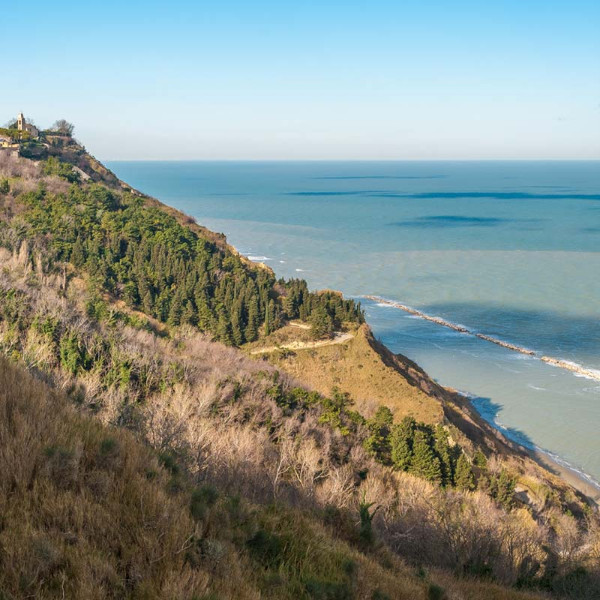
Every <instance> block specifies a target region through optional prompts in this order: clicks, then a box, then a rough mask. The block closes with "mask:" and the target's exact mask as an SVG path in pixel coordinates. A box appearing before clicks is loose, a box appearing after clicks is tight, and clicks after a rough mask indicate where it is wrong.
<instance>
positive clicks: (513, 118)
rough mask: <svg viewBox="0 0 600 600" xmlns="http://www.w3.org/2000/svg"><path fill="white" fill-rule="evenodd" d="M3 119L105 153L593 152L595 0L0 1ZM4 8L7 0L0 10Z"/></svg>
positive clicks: (353, 155)
mask: <svg viewBox="0 0 600 600" xmlns="http://www.w3.org/2000/svg"><path fill="white" fill-rule="evenodd" d="M2 15H3V20H4V19H7V21H11V22H12V23H13V24H14V23H16V22H18V21H19V20H21V22H22V23H23V25H22V26H21V25H19V26H11V27H3V28H1V33H0V37H1V38H2V44H1V48H2V51H1V53H0V72H1V73H2V80H1V81H2V83H1V84H0V86H1V87H0V122H2V123H3V122H5V121H7V120H8V119H9V118H10V117H11V116H13V115H14V114H15V113H16V112H17V111H18V110H23V111H24V112H25V114H26V115H31V116H32V117H33V118H34V120H35V121H36V122H37V124H38V125H42V126H47V125H49V124H51V123H52V122H53V121H54V120H56V119H57V118H67V119H69V120H71V121H72V122H73V123H75V125H76V136H77V137H78V138H79V139H80V140H81V141H82V142H83V143H84V144H85V145H86V146H87V148H88V149H89V150H91V151H92V152H93V153H94V154H95V155H96V156H98V157H99V158H102V159H538V158H539V159H563V158H564V159H600V35H599V34H598V32H599V31H600V2H598V1H597V0H594V1H587V0H586V1H584V0H572V1H570V2H569V1H563V2H556V1H553V0H544V1H538V0H530V1H527V2H524V1H523V0H520V1H518V0H515V1H506V0H504V1H503V0H497V1H495V2H485V1H483V0H479V1H477V2H465V1H460V0H458V1H455V2H449V1H447V2H442V1H430V2H427V1H423V0H422V1H406V2H402V1H401V0H395V1H387V0H386V1H382V0H370V1H366V0H365V1H354V0H347V1H346V2H338V1H327V0H322V1H321V2H318V1H315V2H313V1H312V0H305V1H304V2H286V1H284V0H279V1H273V2H271V1H265V0H254V1H253V2H248V1H246V2H241V1H235V2H234V1H230V0H221V1H215V2H205V1H202V0H198V1H191V0H172V1H171V2H167V1H164V2H155V1H152V0H144V1H138V0H121V1H120V2H117V1H115V0H104V1H103V2H102V3H87V2H81V1H80V0H79V1H78V2H74V1H63V0H55V1H54V2H48V1H47V0H29V1H27V2H25V1H20V0H19V1H15V0H4V2H2ZM10 15H14V17H13V16H10Z"/></svg>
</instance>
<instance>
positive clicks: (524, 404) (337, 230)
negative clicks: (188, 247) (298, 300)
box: [108, 161, 600, 482]
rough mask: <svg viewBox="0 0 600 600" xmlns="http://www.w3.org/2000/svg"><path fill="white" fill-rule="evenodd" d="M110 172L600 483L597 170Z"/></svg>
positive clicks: (186, 167)
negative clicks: (348, 313) (347, 317)
mask: <svg viewBox="0 0 600 600" xmlns="http://www.w3.org/2000/svg"><path fill="white" fill-rule="evenodd" d="M108 166H109V167H110V168H111V169H113V170H114V172H115V173H116V174H117V175H118V176H119V177H120V178H121V179H123V180H124V181H126V182H128V183H129V184H131V185H132V186H134V187H135V188H137V189H139V190H141V191H143V192H145V193H147V194H149V195H151V196H154V197H156V198H158V199H160V200H161V201H163V202H165V203H166V204H169V205H171V206H174V207H175V208H178V209H180V210H182V211H184V212H185V213H187V214H189V215H191V216H193V217H195V218H196V219H197V221H198V222H199V223H201V224H202V225H205V226H207V227H208V228H210V229H212V230H215V231H219V232H223V233H225V234H226V235H227V238H228V240H229V242H230V243H231V244H232V245H233V246H235V247H236V248H237V249H238V250H239V251H240V252H241V253H242V254H244V255H246V256H248V257H249V258H251V259H252V260H255V261H261V262H264V263H265V264H267V265H269V266H270V267H271V268H272V269H273V270H274V271H275V273H276V274H277V275H278V276H281V277H286V278H290V277H297V278H303V279H306V280H307V281H308V283H309V285H310V286H311V287H312V288H314V289H321V288H330V289H337V290H341V291H342V292H344V294H346V295H347V296H351V297H353V298H355V299H356V300H358V301H360V302H361V303H362V306H363V307H364V309H365V311H366V318H367V321H368V323H369V325H370V326H371V328H372V329H373V331H374V334H375V336H376V337H377V338H379V339H380V340H381V341H382V342H383V343H385V344H386V345H387V346H388V347H389V348H390V349H391V350H392V351H393V352H397V353H401V354H404V355H405V356H408V357H409V358H411V359H412V360H414V361H416V362H417V363H418V364H419V365H421V366H422V367H423V368H424V369H425V370H426V371H427V372H428V373H429V374H430V375H431V376H432V377H433V378H434V379H435V380H437V381H438V382H439V383H441V384H442V385H446V386H450V387H452V388H454V389H457V390H459V391H461V392H463V393H465V394H467V395H469V396H470V397H471V398H472V401H473V403H474V405H475V406H476V408H477V409H478V410H479V411H480V413H481V414H482V416H483V417H484V418H485V419H486V420H488V421H489V422H490V423H492V424H493V425H495V426H496V427H497V428H499V429H501V430H502V431H503V432H504V433H505V434H506V435H508V436H509V437H511V438H512V439H514V440H516V441H518V442H519V443H521V444H523V445H526V446H528V447H531V448H537V449H539V450H542V451H544V452H547V453H548V454H550V455H551V456H552V457H553V458H554V459H556V460H559V461H560V462H562V463H563V464H564V465H565V466H570V467H571V468H573V469H575V470H577V471H579V472H580V473H581V474H583V475H584V476H586V477H587V478H588V479H590V480H592V481H596V482H597V481H600V162H594V161H590V162H575V161H569V162H567V161H565V162H562V161H552V162H522V161H519V162H508V161H501V162H496V161H491V162H490V161H482V162H446V161H443V162H283V161H273V162H234V161H223V162H109V163H108ZM366 296H371V297H373V298H375V299H368V298H366ZM390 302H391V303H392V304H390ZM393 303H399V304H402V305H403V306H405V307H410V308H411V309H415V310H417V311H419V312H420V313H423V314H424V315H428V316H432V317H437V318H439V319H441V320H443V321H445V322H447V323H450V324H455V325H460V326H462V327H464V328H465V329H467V330H468V332H467V333H465V332H462V331H456V330H454V329H451V328H449V327H446V326H444V325H441V324H439V323H438V322H434V321H431V320H427V319H424V318H422V317H421V316H419V315H415V314H411V313H409V312H406V311H405V310H402V309H400V308H397V306H395V305H394V304H393ZM476 333H481V334H484V335H487V336H490V337H493V338H494V339H497V340H500V341H503V342H508V343H509V344H512V345H515V346H518V347H519V348H521V349H526V350H530V351H532V352H534V354H525V353H522V352H518V351H515V350H513V349H509V348H505V347H502V346H500V345H498V344H494V343H492V342H490V341H487V340H484V339H481V338H478V337H476V335H475V334H476ZM542 356H547V357H551V358H554V359H557V360H558V361H561V363H560V364H563V366H556V365H554V364H548V363H547V362H544V361H542V360H541V359H540V358H541V357H542ZM564 365H567V366H569V367H571V369H572V370H569V369H568V368H564ZM578 370H579V371H582V372H584V373H585V374H584V375H582V374H581V372H580V373H577V372H575V371H578Z"/></svg>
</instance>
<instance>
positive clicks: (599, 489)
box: [228, 243, 600, 508]
mask: <svg viewBox="0 0 600 600" xmlns="http://www.w3.org/2000/svg"><path fill="white" fill-rule="evenodd" d="M228 245H229V246H230V247H231V248H232V249H233V250H234V251H235V252H236V253H237V254H238V255H239V256H242V257H243V258H245V259H246V260H248V261H249V262H251V263H253V264H255V265H256V266H257V267H259V268H267V269H270V270H272V271H273V272H275V271H274V270H273V269H271V267H269V266H268V265H266V264H264V263H262V262H260V261H253V260H251V259H250V258H249V257H247V256H245V255H244V254H242V253H240V252H239V250H238V249H237V248H235V247H234V246H231V244H229V243H228ZM358 297H363V298H366V299H369V300H372V301H375V302H378V303H383V304H386V305H389V306H392V307H395V308H398V309H400V310H403V311H405V312H408V313H409V314H412V315H414V316H417V317H419V318H423V319H425V320H428V321H431V322H433V323H436V324H438V325H440V326H442V327H447V328H450V329H452V330H454V331H457V332H459V333H463V334H466V335H472V336H474V337H477V338H479V339H482V340H484V341H488V342H490V343H493V344H496V345H498V346H501V347H504V348H506V349H508V350H511V351H514V352H519V353H522V354H527V355H529V356H532V357H533V358H537V359H538V360H542V361H543V362H546V363H549V364H552V365H553V366H556V367H561V368H565V369H566V370H569V371H572V372H574V373H576V374H579V375H582V376H585V377H588V378H591V379H597V380H600V372H592V373H591V374H589V373H588V371H587V370H586V369H583V368H582V369H581V370H577V369H576V367H579V365H575V364H574V363H568V362H565V361H561V360H559V359H550V358H549V357H546V356H542V355H539V354H538V353H537V352H535V351H533V350H530V349H528V348H523V347H520V346H517V345H515V344H511V343H510V342H504V341H503V340H498V339H497V338H494V337H492V336H488V335H486V334H482V333H479V332H475V331H472V330H470V329H468V328H467V327H465V326H463V325H459V324H455V323H451V322H449V321H445V320H444V319H442V318H440V317H435V316H431V315H427V314H425V313H422V312H421V311H418V310H416V309H413V308H411V307H408V306H406V305H403V304H401V303H398V302H394V301H391V300H387V299H384V298H380V297H379V296H373V295H363V296H357V298H358ZM367 326H369V324H368V323H367ZM369 328H370V326H369ZM382 346H383V347H384V348H385V349H386V350H387V351H388V352H390V353H391V354H396V353H394V352H392V350H390V349H389V348H388V347H387V346H385V345H384V344H382ZM399 356H402V355H399ZM409 360H410V359H409ZM416 366H417V367H418V368H419V369H421V368H420V367H419V366H418V365H416ZM582 371H583V372H582ZM423 373H424V374H425V375H426V376H427V377H428V378H429V379H430V380H431V381H434V380H433V379H431V378H430V376H429V375H428V374H427V373H426V372H425V371H423ZM436 385H438V386H439V384H436ZM439 387H441V388H442V389H444V390H446V391H447V392H450V393H451V394H453V395H455V396H458V397H460V398H461V400H462V402H463V403H464V404H465V405H467V406H468V407H469V408H470V410H471V411H472V413H474V415H476V418H477V420H479V421H480V422H481V423H485V424H486V425H487V426H488V427H490V428H491V429H492V430H493V431H494V434H495V435H496V436H497V437H499V438H501V439H502V441H503V442H504V443H505V445H506V446H508V447H510V448H512V449H513V450H517V451H520V452H521V453H523V454H524V455H526V456H528V457H529V458H530V459H531V460H533V461H534V462H535V463H536V464H538V465H539V466H540V467H542V468H543V469H545V470H546V471H548V472H549V473H550V474H551V475H553V476H555V477H558V478H560V479H561V480H562V481H563V482H564V483H566V484H567V485H569V486H571V487H572V488H574V489H575V490H576V491H577V492H579V493H581V494H582V495H583V496H585V497H586V498H587V499H588V501H589V502H590V503H591V504H593V505H594V506H595V507H597V508H600V482H596V481H595V480H594V479H593V478H592V477H591V476H589V475H587V474H585V473H583V472H582V471H580V470H578V469H577V468H576V467H573V466H571V465H570V464H569V463H567V461H566V460H564V459H562V458H561V457H558V456H554V455H552V454H551V453H550V452H548V451H544V450H542V449H541V448H537V447H533V448H531V447H527V446H524V445H523V444H521V443H520V442H519V441H517V440H515V439H512V438H511V437H510V436H509V435H508V434H507V433H506V432H505V431H504V430H503V429H502V428H501V427H500V426H498V425H497V424H496V423H493V422H490V421H488V420H487V419H486V418H485V417H484V416H483V415H482V414H481V413H480V412H479V410H478V409H477V407H476V406H475V404H474V403H473V401H472V400H473V399H472V398H471V397H469V395H468V394H465V393H464V392H460V391H459V390H456V389H453V388H450V387H445V386H439Z"/></svg>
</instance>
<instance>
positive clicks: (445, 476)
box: [434, 425, 454, 485]
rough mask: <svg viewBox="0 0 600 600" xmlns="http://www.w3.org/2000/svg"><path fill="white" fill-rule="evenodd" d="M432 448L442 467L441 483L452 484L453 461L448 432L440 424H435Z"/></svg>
mask: <svg viewBox="0 0 600 600" xmlns="http://www.w3.org/2000/svg"><path fill="white" fill-rule="evenodd" d="M434 450H435V454H436V455H437V457H438V458H439V460H440V466H441V467H442V485H452V483H453V479H454V464H453V463H454V461H453V456H452V450H451V448H450V444H448V434H447V433H446V430H445V429H444V427H443V426H442V425H437V427H436V428H435V446H434Z"/></svg>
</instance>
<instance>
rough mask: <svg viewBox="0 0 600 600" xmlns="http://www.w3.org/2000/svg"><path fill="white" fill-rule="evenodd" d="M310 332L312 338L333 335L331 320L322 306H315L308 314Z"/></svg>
mask: <svg viewBox="0 0 600 600" xmlns="http://www.w3.org/2000/svg"><path fill="white" fill-rule="evenodd" d="M310 323H311V334H312V336H313V338H315V339H319V338H322V337H326V336H327V337H331V336H332V335H333V320H332V319H331V317H330V316H329V315H328V314H327V311H326V310H325V309H324V308H323V307H322V306H319V307H317V308H316V309H315V310H314V311H313V312H312V314H311V316H310Z"/></svg>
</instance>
